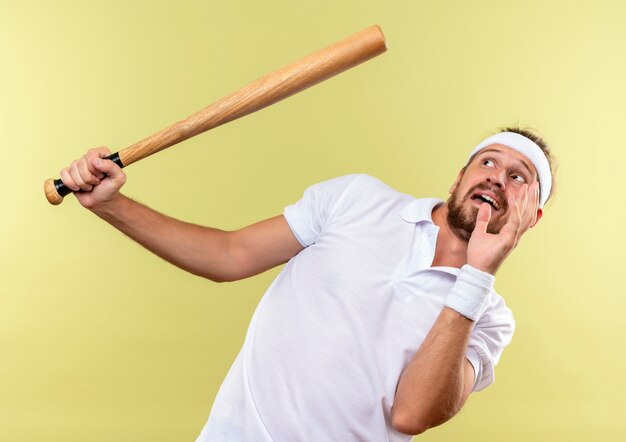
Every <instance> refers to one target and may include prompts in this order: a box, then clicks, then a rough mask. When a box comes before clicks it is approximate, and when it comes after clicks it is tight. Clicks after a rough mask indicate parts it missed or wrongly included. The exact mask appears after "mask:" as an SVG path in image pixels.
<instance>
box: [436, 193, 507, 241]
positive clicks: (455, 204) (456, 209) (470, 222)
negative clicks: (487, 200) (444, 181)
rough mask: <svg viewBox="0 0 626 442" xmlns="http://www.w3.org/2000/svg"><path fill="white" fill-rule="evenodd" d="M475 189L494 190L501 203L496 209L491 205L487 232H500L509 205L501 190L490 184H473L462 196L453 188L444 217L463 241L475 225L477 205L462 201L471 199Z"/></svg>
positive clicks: (467, 237)
mask: <svg viewBox="0 0 626 442" xmlns="http://www.w3.org/2000/svg"><path fill="white" fill-rule="evenodd" d="M476 190H490V191H492V192H494V193H495V194H496V196H497V197H498V199H499V200H500V202H501V205H502V207H500V210H498V211H496V210H495V209H494V208H493V207H491V219H490V220H489V225H488V226H487V232H488V233H493V234H497V233H500V230H501V229H502V227H504V225H505V224H506V221H507V218H508V217H507V216H506V214H507V213H508V208H509V205H508V202H507V199H506V197H505V195H504V194H503V193H502V192H501V191H499V190H496V189H493V188H492V187H491V186H489V185H487V184H483V183H481V184H477V185H476V186H474V187H473V188H472V189H470V190H469V192H467V194H466V195H465V196H464V197H460V196H459V192H458V189H457V190H455V191H454V193H453V194H452V195H451V196H450V198H448V201H447V202H446V204H447V206H448V214H447V216H446V219H447V221H448V225H449V226H450V228H451V230H452V232H454V234H455V235H456V236H458V237H459V238H460V239H461V240H463V241H465V242H467V241H469V239H470V237H471V236H472V232H473V231H474V228H475V227H476V216H477V215H478V207H475V206H469V205H468V204H464V203H466V202H469V201H471V198H472V195H473V194H474V193H475V192H476Z"/></svg>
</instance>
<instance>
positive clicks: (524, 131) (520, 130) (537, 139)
mask: <svg viewBox="0 0 626 442" xmlns="http://www.w3.org/2000/svg"><path fill="white" fill-rule="evenodd" d="M502 132H515V133H516V134H520V135H522V136H524V137H526V138H528V139H529V140H531V141H533V142H534V143H535V144H536V145H537V146H539V148H540V149H541V150H542V152H543V153H544V155H545V156H546V158H547V159H548V164H549V165H550V175H552V188H551V189H550V195H548V198H547V199H546V202H547V201H549V200H550V198H552V195H554V191H555V189H556V170H557V168H558V161H557V159H556V158H555V157H554V155H552V152H551V150H550V146H548V143H546V141H545V140H544V139H543V138H542V137H541V136H540V135H539V134H537V132H536V131H535V130H533V129H531V128H528V127H519V126H508V127H501V128H500V133H502ZM477 153H478V152H477ZM474 156H475V155H473V156H472V158H470V159H469V161H468V162H467V164H466V165H465V167H464V168H463V171H465V169H466V168H467V166H468V165H469V163H471V162H472V160H473V159H474Z"/></svg>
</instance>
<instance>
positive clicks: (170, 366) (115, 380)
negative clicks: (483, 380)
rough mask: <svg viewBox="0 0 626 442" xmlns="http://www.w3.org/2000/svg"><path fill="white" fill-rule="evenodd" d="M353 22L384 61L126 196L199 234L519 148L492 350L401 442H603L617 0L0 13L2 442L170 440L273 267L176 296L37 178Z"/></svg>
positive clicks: (150, 178) (609, 337)
mask: <svg viewBox="0 0 626 442" xmlns="http://www.w3.org/2000/svg"><path fill="white" fill-rule="evenodd" d="M374 23H378V24H380V25H381V27H382V29H383V31H384V32H385V34H386V37H387V41H388V47H389V50H388V52H387V53H386V54H384V55H382V56H380V57H378V58H376V59H374V60H372V61H369V62H368V63H366V64H364V65H361V66H359V67H357V68H355V69H352V70H350V71H348V72H346V73H344V74H342V75H341V76H339V77H336V78H333V79H331V80H329V81H327V82H325V83H323V84H320V85H318V86H316V87H315V88H313V89H310V90H307V91H305V92H303V93H301V94H299V95H297V96H294V97H292V98H290V99H288V100H287V101H284V102H282V103H279V104H277V105H274V106H272V107H270V108H268V109H265V110H263V111H261V112H258V113H255V114H254V115H252V116H248V117H246V118H244V119H242V120H239V121H236V122H233V123H229V124H228V125H226V126H223V127H221V128H218V129H215V130H213V131H211V132H208V133H206V134H203V135H200V136H198V137H196V138H194V139H192V140H189V141H187V142H185V143H183V144H181V145H179V146H176V147H174V148H171V149H169V150H167V151H164V152H162V153H160V154H158V155H156V156H154V157H151V158H149V159H146V160H144V161H142V162H140V163H137V164H134V165H133V166H131V167H129V168H128V169H127V173H128V176H129V179H128V183H127V185H126V187H125V192H126V193H127V194H128V195H131V196H133V197H134V198H136V199H138V200H140V201H142V202H145V203H146V204H148V205H151V206H153V207H155V208H156V209H158V210H159V211H162V212H164V213H167V214H169V215H171V216H174V217H178V218H182V219H185V220H188V221H192V222H196V223H202V224H207V225H211V226H215V227H220V228H223V229H235V228H238V227H241V226H244V225H247V224H249V223H252V222H254V221H257V220H260V219H264V218H267V217H271V216H274V215H276V214H279V213H280V212H281V211H282V209H283V207H284V206H285V205H287V204H290V203H292V202H294V201H296V200H297V199H298V198H299V197H300V195H301V194H302V192H303V190H304V189H305V188H306V187H307V186H308V185H310V184H313V183H315V182H318V181H321V180H324V179H328V178H331V177H334V176H338V175H342V174H348V173H368V174H371V175H374V176H376V177H378V178H380V179H382V180H383V181H386V182H387V183H389V184H390V185H392V186H394V187H395V188H397V189H399V190H401V191H404V192H409V193H412V194H414V195H416V196H438V197H440V198H446V196H447V190H448V188H449V186H450V184H451V183H452V181H453V179H454V178H455V176H456V173H457V171H458V169H459V168H460V167H461V166H462V165H463V163H464V161H465V159H466V156H467V154H468V152H469V151H470V149H471V148H472V147H473V146H474V145H475V144H477V143H478V142H479V141H480V140H481V139H482V138H483V137H485V136H487V135H489V134H491V133H492V132H493V131H495V130H497V128H498V127H499V126H502V125H508V124H515V123H519V124H522V125H526V126H531V127H534V128H536V129H537V130H539V131H540V132H541V133H542V134H543V135H544V136H545V137H546V139H547V140H548V141H549V142H551V144H552V146H553V150H554V153H555V154H556V155H557V157H558V158H559V160H560V171H559V189H558V191H557V195H556V199H555V200H554V202H553V203H552V204H551V205H549V206H548V208H547V210H546V211H545V214H544V217H543V219H542V220H541V222H540V223H539V224H538V226H537V228H536V229H533V230H531V231H530V232H529V233H528V234H527V235H526V236H525V237H524V239H523V241H522V243H521V245H520V246H519V247H518V249H517V250H516V251H515V252H514V253H513V254H512V255H511V257H510V258H509V259H508V261H507V262H506V264H505V266H504V267H503V268H502V269H501V271H500V272H499V273H498V277H497V281H496V288H497V289H498V290H499V292H500V293H502V294H503V296H504V297H505V298H506V300H507V303H508V304H509V305H510V306H511V307H512V309H513V310H514V312H515V315H516V319H517V331H516V335H515V337H514V340H513V342H512V344H511V346H510V347H509V348H508V349H507V350H506V351H505V353H504V355H503V358H502V360H501V363H500V365H499V366H498V370H497V379H496V382H495V384H494V385H493V386H491V387H490V388H488V389H487V390H485V391H483V392H481V393H478V394H474V395H472V397H471V398H470V400H469V401H468V403H467V405H466V407H465V408H464V409H463V410H462V412H461V413H460V414H459V415H458V416H457V417H455V418H454V419H453V420H452V421H451V422H449V423H448V424H446V425H444V426H442V427H439V428H436V429H432V430H430V431H428V432H426V433H425V434H424V435H422V436H420V437H418V438H417V440H424V441H453V440H464V441H481V442H487V441H501V440H506V441H524V442H525V441H555V440H563V441H591V440H594V441H596V440H599V441H618V440H624V439H623V438H624V435H625V434H626V424H625V423H624V422H625V421H624V414H625V413H624V412H625V411H626V410H625V409H624V408H625V407H624V402H623V398H624V396H625V395H626V387H625V383H624V372H625V371H626V356H624V344H623V338H624V336H625V335H626V325H624V324H625V321H624V319H623V317H624V311H625V310H626V300H625V299H624V294H625V293H626V290H625V289H624V284H623V283H622V282H621V281H620V278H621V277H622V276H623V273H622V272H623V271H624V270H623V265H624V258H623V253H622V252H623V250H624V249H625V248H626V241H625V239H624V237H625V234H624V225H625V222H626V211H625V209H624V201H625V199H624V195H623V192H624V177H625V174H624V164H625V163H626V153H625V152H624V124H625V116H626V115H625V114H626V82H625V81H624V79H625V78H626V56H625V55H626V3H624V2H623V1H607V0H596V1H592V2H591V1H583V2H569V1H549V0H548V1H537V0H532V1H525V2H521V1H502V0H499V1H495V0H494V1H474V2H465V1H452V2H425V1H362V0H361V1H357V0H344V1H328V0H318V1H315V2H312V1H296V0H291V1H286V0H284V1H271V0H268V1H265V2H253V1H248V2H238V1H233V2H224V1H220V2H218V1H199V0H198V1H191V0H188V1H177V2H173V1H171V2H164V1H147V0H146V1H128V0H125V1H121V0H111V1H106V2H104V1H101V2H96V1H69V0H59V1H48V2H46V1H32V0H24V1H20V2H15V1H10V0H0V60H1V66H0V149H1V152H2V160H3V161H2V175H1V177H2V184H3V186H2V187H3V198H2V200H3V205H2V217H1V218H0V440H2V441H11V442H30V441H35V440H46V441H64V442H70V441H83V440H90V441H148V440H149V441H153V442H158V441H191V440H194V438H195V437H196V436H197V434H198V433H199V431H200V429H201V428H202V426H203V425H204V422H205V420H206V418H207V416H208V414H209V410H210V408H211V404H212V401H213V398H214V396H215V394H216V392H217V390H218V388H219V386H220V384H221V381H222V379H223V378H224V376H225V374H226V372H227V370H228V368H229V367H230V364H231V362H232V361H233V359H234V357H235V356H236V354H237V352H238V351H239V348H240V346H241V344H242V342H243V338H244V335H245V332H246V328H247V324H248V322H249V320H250V317H251V315H252V313H253V311H254V308H255V306H256V304H257V303H258V301H259V299H260V297H261V296H262V294H263V292H264V290H265V289H266V287H267V286H268V285H269V283H270V282H271V281H272V279H273V278H274V276H275V275H276V274H277V272H278V271H279V269H274V270H273V271H270V272H267V273H266V274H263V275H260V276H257V277H254V278H251V279H249V280H245V281H240V282H236V283H231V284H215V283H212V282H210V281H206V280H202V279H200V278H197V277H194V276H191V275H188V274H185V273H184V272H182V271H180V270H178V269H177V268H175V267H173V266H170V265H169V264H167V263H165V262H163V261H162V260H160V259H159V258H156V257H154V256H153V255H151V254H150V253H148V252H146V251H144V250H143V249H142V248H141V247H139V246H137V245H136V244H134V243H132V242H131V241H130V240H128V239H127V238H125V237H124V236H123V235H121V234H120V233H118V232H117V231H115V230H114V229H112V228H110V227H109V226H108V225H106V224H105V223H104V222H102V221H100V220H99V219H97V218H96V217H95V216H93V215H92V214H90V213H89V212H87V211H85V210H83V209H82V208H81V207H80V206H79V205H78V204H77V202H76V201H75V200H74V198H72V197H68V198H67V201H65V202H64V204H63V205H61V206H59V207H52V206H50V205H48V203H47V202H46V200H45V199H44V196H43V192H42V189H41V185H42V182H43V180H44V179H45V178H47V177H51V176H58V171H59V170H60V169H61V168H62V167H64V166H65V165H67V164H69V163H70V162H71V161H72V160H73V159H75V158H77V157H78V156H80V155H82V153H83V152H84V151H85V150H86V149H87V148H90V147H94V146H99V145H107V146H109V147H110V148H111V149H112V150H119V149H121V148H123V147H126V146H127V145H130V144H132V143H134V142H135V141H137V140H139V139H141V138H143V137H145V136H147V135H150V134H151V133H153V132H155V131H156V130H159V129H161V128H162V127H165V126H166V125H169V124H170V123H173V122H175V121H178V120H180V119H182V118H184V117H186V116H187V115H189V114H191V113H194V112H195V111H197V110H199V109H201V108H203V107H205V106H206V105H208V104H210V103H211V102H213V101H214V100H217V99H218V98H221V97H222V96H224V95H225V94H227V93H229V92H231V91H233V90H235V89H238V88H239V87H240V86H243V85H244V84H246V83H248V82H250V81H252V80H254V79H256V78H258V77H260V76H261V75H263V74H265V73H267V72H270V71H272V70H275V69H277V68H279V67H281V66H283V65H284V64H286V63H288V62H291V61H293V60H295V59H298V58H300V57H302V56H304V55H307V54H309V53H310V52H313V51H315V50H317V49H319V48H322V47H324V46H326V45H328V44H330V43H332V42H334V41H337V40H339V39H341V38H343V37H345V36H347V35H349V34H351V33H353V32H356V31H358V30H360V29H362V28H364V27H366V26H368V25H371V24H374Z"/></svg>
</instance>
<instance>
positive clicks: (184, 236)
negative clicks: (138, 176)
mask: <svg viewBox="0 0 626 442" xmlns="http://www.w3.org/2000/svg"><path fill="white" fill-rule="evenodd" d="M91 211H92V212H94V213H95V214H96V215H97V216H99V217H100V218H102V219H103V220H105V221H107V222H108V223H109V224H111V225H112V226H114V227H115V228H117V229H118V230H120V231H121V232H123V233H124V234H126V235H127V236H129V237H130V238H132V239H133V240H134V241H136V242H138V243H139V244H141V245H142V246H144V247H145V248H147V249H148V250H150V251H152V252H153V253H155V254H156V255H158V256H160V257H161V258H163V259H165V260H167V261H169V262H170V263H172V264H174V265H176V266H178V267H180V268H182V269H184V270H187V271H189V272H191V273H193V274H196V275H199V276H203V277H206V278H209V279H211V280H213V281H217V282H221V281H227V280H230V279H232V275H231V273H232V272H233V269H234V268H236V264H235V263H234V262H233V261H234V258H233V256H232V254H231V253H230V246H229V243H230V233H229V232H225V231H222V230H218V229H213V228H210V227H203V226H198V225H194V224H190V223H185V222H182V221H179V220H176V219H173V218H170V217H168V216H165V215H163V214H161V213H158V212H156V211H154V210H152V209H150V208H148V207H146V206H144V205H142V204H140V203H138V202H136V201H133V200H132V199H130V198H127V197H125V196H124V195H122V194H118V195H117V196H116V197H115V198H114V199H113V200H111V201H110V202H108V203H107V204H106V205H104V206H101V207H93V208H91Z"/></svg>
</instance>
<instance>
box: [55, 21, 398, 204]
mask: <svg viewBox="0 0 626 442" xmlns="http://www.w3.org/2000/svg"><path fill="white" fill-rule="evenodd" d="M386 50H387V47H386V44H385V36H384V35H383V32H382V30H381V29H380V27H379V26H378V25H374V26H370V27H368V28H365V29H363V30H362V31H360V32H357V33H356V34H353V35H351V36H349V37H347V38H345V39H344V40H341V41H339V42H337V43H334V44H332V45H330V46H328V47H326V48H324V49H321V50H319V51H317V52H315V53H313V54H311V55H309V56H307V57H305V58H302V59H300V60H297V61H295V62H293V63H291V64H289V65H287V66H285V67H283V68H281V69H279V70H277V71H274V72H272V73H270V74H267V75H265V76H263V77H261V78H259V79H258V80H256V81H253V82H252V83H250V84H248V85H246V86H244V87H242V88H241V89H239V90H237V91H235V92H233V93H232V94H230V95H227V96H226V97H224V98H222V99H220V100H218V101H216V102H214V103H213V104H210V105H209V106H207V107H205V108H204V109H202V110H201V111H199V112H197V113H195V114H193V115H190V116H189V117H187V118H185V119H184V120H181V121H179V122H178V123H174V124H173V125H171V126H169V127H166V128H165V129H162V130H160V131H158V132H156V133H154V134H152V135H150V136H149V137H147V138H144V139H143V140H141V141H138V142H137V143H135V144H133V145H131V146H128V147H127V148H125V149H122V150H120V151H119V152H115V153H113V154H111V155H109V156H108V157H107V159H109V160H112V161H114V162H115V163H117V165H118V166H120V167H125V166H128V165H130V164H132V163H134V162H136V161H139V160H141V159H143V158H146V157H147V156H149V155H152V154H154V153H157V152H159V151H161V150H163V149H165V148H167V147H170V146H173V145H175V144H177V143H180V142H181V141H184V140H187V139H189V138H191V137H194V136H196V135H198V134H200V133H202V132H205V131H207V130H209V129H213V128H215V127H217V126H220V125H222V124H224V123H227V122H229V121H233V120H236V119H237V118H241V117H243V116H246V115H248V114H250V113H252V112H256V111H257V110H260V109H263V108H264V107H267V106H269V105H271V104H274V103H276V102H278V101H280V100H282V99H284V98H287V97H289V96H290V95H293V94H295V93H297V92H300V91H302V90H304V89H306V88H308V87H310V86H313V85H315V84H317V83H319V82H321V81H324V80H326V79H328V78H330V77H332V76H334V75H337V74H339V73H341V72H343V71H345V70H347V69H350V68H352V67H354V66H356V65H358V64H360V63H363V62H364V61H367V60H369V59H371V58H373V57H375V56H377V55H379V54H382V53H383V52H385V51H386ZM44 192H45V194H46V198H47V199H48V201H49V202H50V203H51V204H54V205H57V204H61V202H62V201H63V197H64V196H66V195H68V194H70V193H71V192H72V190H70V189H69V188H68V187H66V186H65V185H64V184H63V181H62V180H60V179H56V180H53V179H52V178H50V179H48V180H46V181H45V183H44Z"/></svg>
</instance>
